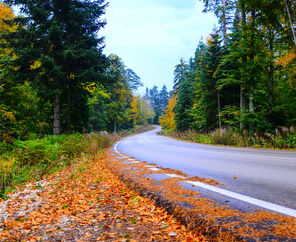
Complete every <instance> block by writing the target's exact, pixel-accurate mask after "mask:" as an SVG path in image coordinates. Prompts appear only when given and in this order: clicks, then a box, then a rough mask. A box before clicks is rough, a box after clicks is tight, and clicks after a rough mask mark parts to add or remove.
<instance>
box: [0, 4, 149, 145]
mask: <svg viewBox="0 0 296 242" xmlns="http://www.w3.org/2000/svg"><path fill="white" fill-rule="evenodd" d="M10 4H12V5H13V6H18V7H19V9H20V11H21V13H22V14H23V15H20V16H14V14H13V12H12V10H11V7H10V6H11V5H10ZM106 7H107V4H105V3H104V1H103V0H99V1H80V0H70V1H68V0H67V1H63V0H62V1H53V0H49V1H33V2H32V1H23V0H7V1H5V3H2V2H1V3H0V34H1V36H0V147H4V148H5V147H6V145H7V144H9V143H13V142H14V140H15V139H16V138H18V137H19V138H21V139H29V138H34V137H41V136H43V135H45V134H52V133H53V134H55V135H57V134H61V133H74V132H81V133H82V132H91V131H98V130H106V131H110V132H116V131H117V130H119V129H128V128H132V127H133V126H135V125H138V124H145V123H147V122H148V121H149V120H150V121H151V120H153V118H154V112H153V109H152V108H151V107H150V105H149V104H148V101H147V100H146V99H145V98H142V97H140V96H136V97H135V96H134V94H133V93H134V91H135V90H136V89H137V88H138V87H139V86H141V85H142V83H141V80H140V78H139V76H137V74H136V73H135V72H134V71H132V70H131V69H129V68H127V67H126V66H125V65H124V63H123V61H122V60H121V59H120V58H119V57H118V56H116V55H110V56H105V55H104V54H103V48H104V38H103V37H101V36H100V30H101V29H102V28H103V27H104V26H105V24H106V22H105V20H103V19H102V16H103V15H104V13H105V9H106ZM151 122H152V121H151Z"/></svg>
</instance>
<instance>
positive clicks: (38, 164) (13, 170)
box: [0, 133, 110, 197]
mask: <svg viewBox="0 0 296 242" xmlns="http://www.w3.org/2000/svg"><path fill="white" fill-rule="evenodd" d="M109 145H110V136H109V135H108V134H103V133H102V134H98V133H91V134H87V135H81V134H72V135H59V136H47V137H45V138H42V139H34V140H27V141H21V140H16V141H15V143H14V144H13V146H12V147H11V149H10V150H9V151H6V153H4V154H2V155H1V156H0V188H1V190H0V192H1V195H2V197H3V196H4V195H5V191H6V189H7V187H8V186H9V185H16V184H19V183H23V182H26V181H28V180H38V179H42V177H43V176H44V175H46V174H48V173H50V172H54V171H57V170H59V169H60V168H61V167H63V166H65V165H68V164H70V163H71V162H72V161H73V160H74V158H75V159H76V158H79V156H80V155H82V154H92V155H96V154H98V152H99V151H100V150H101V149H103V148H106V147H108V146H109Z"/></svg>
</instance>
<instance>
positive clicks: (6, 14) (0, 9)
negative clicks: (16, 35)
mask: <svg viewBox="0 0 296 242" xmlns="http://www.w3.org/2000/svg"><path fill="white" fill-rule="evenodd" d="M13 18H14V15H13V12H12V10H11V8H9V7H7V6H6V5H4V4H3V3H2V2H0V32H1V33H2V34H7V33H9V32H11V31H12V30H13V28H11V26H9V25H7V24H6V23H4V21H3V19H5V20H11V19H13Z"/></svg>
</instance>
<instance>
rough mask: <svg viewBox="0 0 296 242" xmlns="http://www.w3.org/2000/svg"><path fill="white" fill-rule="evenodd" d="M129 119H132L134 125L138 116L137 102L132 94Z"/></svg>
mask: <svg viewBox="0 0 296 242" xmlns="http://www.w3.org/2000/svg"><path fill="white" fill-rule="evenodd" d="M129 111H130V119H131V120H133V124H134V126H135V125H136V124H137V119H138V116H139V112H138V102H137V98H136V96H133V101H132V102H131V108H130V110H129Z"/></svg>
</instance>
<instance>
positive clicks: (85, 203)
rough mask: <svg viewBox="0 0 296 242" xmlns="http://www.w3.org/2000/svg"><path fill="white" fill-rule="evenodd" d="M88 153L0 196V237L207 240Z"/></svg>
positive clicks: (102, 156) (8, 239) (14, 239)
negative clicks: (141, 194)
mask: <svg viewBox="0 0 296 242" xmlns="http://www.w3.org/2000/svg"><path fill="white" fill-rule="evenodd" d="M106 161H107V159H106V157H105V155H103V154H102V155H100V157H97V158H95V159H90V158H87V157H84V158H82V159H80V161H78V162H76V163H75V164H73V165H71V166H70V167H68V168H65V169H64V170H63V171H62V172H60V173H56V174H54V175H50V176H48V177H47V178H46V179H44V180H42V181H40V182H38V183H34V184H33V183H31V184H27V185H26V186H25V187H22V188H19V191H18V192H15V193H14V194H9V196H10V198H9V199H8V200H6V201H0V241H57V240H58V241H59V240H60V241H95V240H98V241H100V240H101V241H138V240H143V241H164V240H166V241H205V237H203V235H201V234H200V233H193V232H191V231H190V230H188V229H186V228H185V226H184V225H182V224H181V223H180V222H179V221H178V220H176V219H175V218H174V217H173V216H172V215H169V214H167V212H165V211H164V209H162V208H159V207H156V206H155V205H154V203H153V201H151V200H149V199H147V198H143V197H141V196H139V195H138V194H137V193H136V192H134V191H133V190H131V189H130V188H128V187H127V186H126V185H125V184H123V183H122V181H121V180H119V178H118V177H117V176H116V175H114V174H113V173H112V172H111V171H110V169H109V168H108V167H107V166H106Z"/></svg>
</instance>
